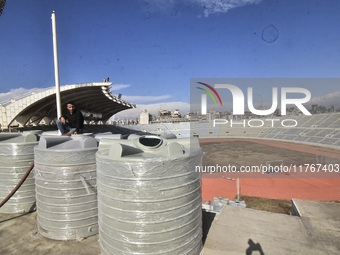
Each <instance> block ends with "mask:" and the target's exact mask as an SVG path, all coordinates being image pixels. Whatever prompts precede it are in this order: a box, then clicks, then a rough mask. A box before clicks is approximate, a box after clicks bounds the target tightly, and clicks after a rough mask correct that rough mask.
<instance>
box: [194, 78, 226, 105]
mask: <svg viewBox="0 0 340 255" xmlns="http://www.w3.org/2000/svg"><path fill="white" fill-rule="evenodd" d="M197 83H199V84H201V85H204V86H206V87H208V88H209V89H211V91H212V92H214V93H215V95H216V96H217V98H218V100H219V101H220V104H221V106H222V100H221V98H220V95H219V94H218V93H217V91H216V90H215V89H214V88H213V87H211V86H210V85H208V84H205V83H203V82H197ZM197 88H198V89H201V90H203V91H204V92H206V93H207V94H208V95H209V96H210V97H211V98H212V100H214V103H215V105H217V103H216V100H215V98H214V96H213V95H212V94H211V92H210V91H209V90H207V89H203V88H200V87H197Z"/></svg>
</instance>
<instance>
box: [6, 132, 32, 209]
mask: <svg viewBox="0 0 340 255" xmlns="http://www.w3.org/2000/svg"><path fill="white" fill-rule="evenodd" d="M37 144H38V136H37V133H36V132H24V133H0V200H2V199H4V198H5V197H7V195H8V194H9V193H10V192H11V191H12V190H13V189H14V187H15V186H16V185H17V184H18V183H19V182H20V180H21V178H22V177H23V176H24V175H25V174H26V172H27V170H28V169H29V167H30V165H31V164H32V162H33V160H34V146H36V145H37ZM34 209H35V188H34V178H33V174H32V172H31V173H30V175H29V176H28V177H27V179H26V180H25V182H24V183H23V184H22V185H21V187H20V188H19V190H18V191H17V192H16V193H15V194H14V195H13V196H12V197H11V198H10V200H8V202H7V203H6V204H5V205H4V206H2V207H1V208H0V213H19V212H29V211H32V210H34Z"/></svg>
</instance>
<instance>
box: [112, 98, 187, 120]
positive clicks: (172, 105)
mask: <svg viewBox="0 0 340 255" xmlns="http://www.w3.org/2000/svg"><path fill="white" fill-rule="evenodd" d="M176 109H179V110H180V112H181V114H182V115H184V114H186V113H188V112H189V111H190V104H189V103H185V102H167V103H157V104H139V105H137V108H134V109H131V110H125V111H122V112H120V113H117V114H116V115H114V116H115V119H125V118H126V119H132V118H139V115H140V113H141V112H142V111H143V110H148V112H149V113H150V114H153V115H156V116H157V112H158V110H169V111H174V110H176Z"/></svg>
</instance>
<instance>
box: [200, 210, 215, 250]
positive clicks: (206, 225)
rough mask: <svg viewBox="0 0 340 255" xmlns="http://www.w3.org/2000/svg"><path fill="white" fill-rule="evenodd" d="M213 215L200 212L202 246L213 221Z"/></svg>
mask: <svg viewBox="0 0 340 255" xmlns="http://www.w3.org/2000/svg"><path fill="white" fill-rule="evenodd" d="M215 215H216V214H215V213H210V212H206V211H203V212H202V220H203V236H202V241H203V245H204V243H205V240H206V239H207V236H208V233H209V229H210V227H211V224H212V222H213V221H214V218H215Z"/></svg>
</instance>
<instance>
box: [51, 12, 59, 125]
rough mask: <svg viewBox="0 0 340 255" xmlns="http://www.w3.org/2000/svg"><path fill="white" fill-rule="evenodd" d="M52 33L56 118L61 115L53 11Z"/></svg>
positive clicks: (55, 25) (55, 29)
mask: <svg viewBox="0 0 340 255" xmlns="http://www.w3.org/2000/svg"><path fill="white" fill-rule="evenodd" d="M51 19H52V33H53V53H54V76H55V94H56V101H57V118H58V119H59V118H60V117H61V101H60V83H59V64H58V45H57V24H56V19H55V12H54V11H53V12H52V16H51Z"/></svg>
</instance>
